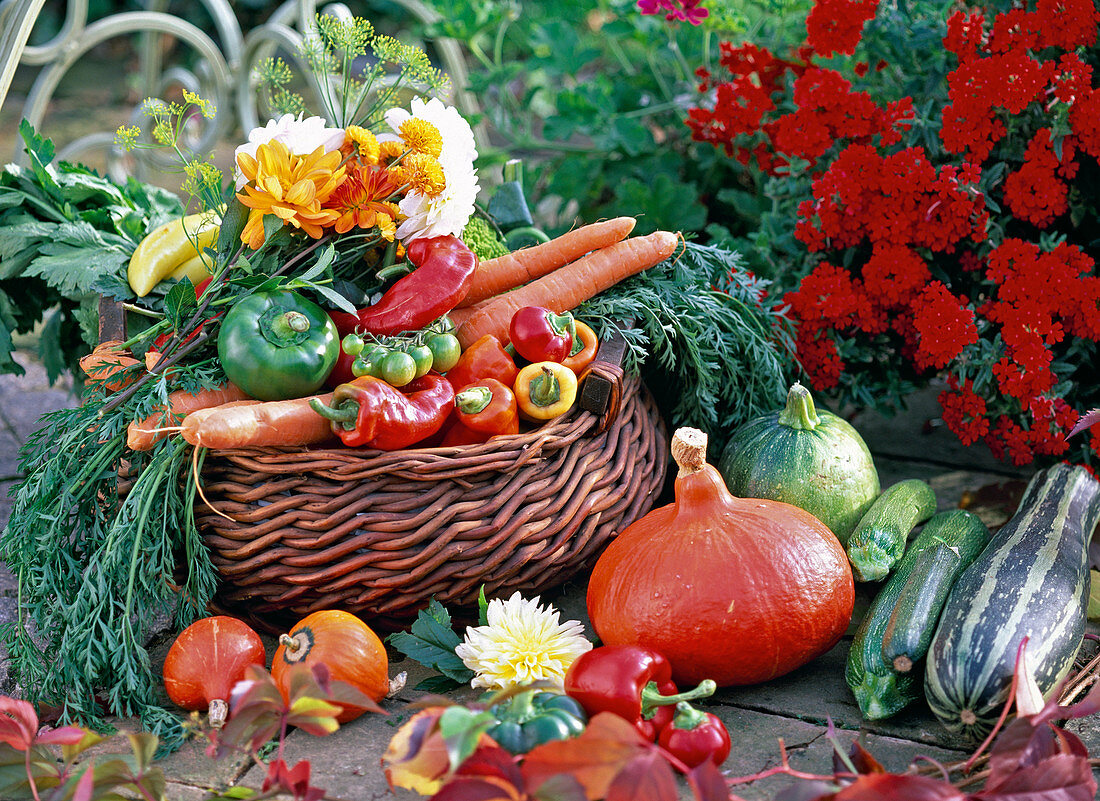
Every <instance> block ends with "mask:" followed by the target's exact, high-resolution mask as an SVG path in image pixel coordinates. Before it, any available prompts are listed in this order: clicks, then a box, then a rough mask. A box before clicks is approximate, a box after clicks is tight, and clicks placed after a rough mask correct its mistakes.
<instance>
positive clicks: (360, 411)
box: [309, 373, 455, 451]
mask: <svg viewBox="0 0 1100 801" xmlns="http://www.w3.org/2000/svg"><path fill="white" fill-rule="evenodd" d="M454 399H455V395H454V390H453V389H451V385H450V384H449V383H447V379H445V378H443V376H441V375H439V374H437V373H428V374H427V375H425V376H421V377H420V378H417V379H415V380H414V381H412V382H411V383H409V384H406V385H405V386H404V387H402V388H401V389H397V388H396V387H392V386H390V385H389V384H387V383H386V382H385V381H383V380H382V379H380V378H374V377H373V376H369V375H367V376H360V377H359V378H356V379H355V380H354V381H351V382H349V383H347V384H341V385H340V386H338V387H337V388H336V390H335V391H334V392H333V394H332V406H326V405H325V404H323V403H321V401H319V400H318V399H317V398H311V399H310V402H309V405H310V406H311V407H312V408H313V410H314V411H315V412H317V413H318V414H319V415H321V416H323V417H326V418H328V419H329V420H330V421H332V430H333V433H335V434H336V436H338V437H340V439H341V440H342V441H343V443H344V444H345V445H347V446H348V447H351V448H378V449H379V450H383V451H396V450H400V449H401V448H408V447H409V446H410V445H415V444H416V443H418V442H420V441H422V440H425V439H427V438H428V437H430V436H432V435H433V434H435V433H436V432H437V431H439V429H440V428H442V427H443V423H444V421H446V419H447V417H448V415H450V413H451V410H452V409H453V408H454Z"/></svg>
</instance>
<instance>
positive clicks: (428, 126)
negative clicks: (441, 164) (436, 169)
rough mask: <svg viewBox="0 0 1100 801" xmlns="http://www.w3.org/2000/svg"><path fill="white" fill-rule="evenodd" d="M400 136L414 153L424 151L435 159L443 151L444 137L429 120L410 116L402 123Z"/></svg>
mask: <svg viewBox="0 0 1100 801" xmlns="http://www.w3.org/2000/svg"><path fill="white" fill-rule="evenodd" d="M399 130H400V136H401V140H402V141H403V142H404V143H405V147H407V148H408V149H409V150H411V151H412V152H413V153H423V154H424V155H426V156H431V157H432V158H433V159H437V158H439V154H440V153H442V152H443V137H441V136H440V135H439V129H438V128H436V127H435V126H434V125H433V124H432V123H430V122H428V121H427V120H422V119H418V118H417V117H409V119H407V120H405V121H404V122H403V123H401V128H400V129H399Z"/></svg>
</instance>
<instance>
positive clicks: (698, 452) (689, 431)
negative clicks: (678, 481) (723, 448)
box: [672, 427, 707, 478]
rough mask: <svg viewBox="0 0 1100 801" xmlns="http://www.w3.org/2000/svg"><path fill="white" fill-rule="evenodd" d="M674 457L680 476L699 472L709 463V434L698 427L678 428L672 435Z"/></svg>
mask: <svg viewBox="0 0 1100 801" xmlns="http://www.w3.org/2000/svg"><path fill="white" fill-rule="evenodd" d="M672 458H673V459H675V460H676V464H677V466H678V467H679V468H680V472H679V473H678V474H677V477H678V478H683V477H684V476H690V475H691V474H692V473H698V472H699V471H700V470H702V469H703V468H704V467H706V464H707V435H706V434H705V433H704V432H702V431H700V430H699V429H697V428H688V427H684V428H678V429H676V433H674V434H673V435H672Z"/></svg>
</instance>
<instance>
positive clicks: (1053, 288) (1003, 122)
mask: <svg viewBox="0 0 1100 801" xmlns="http://www.w3.org/2000/svg"><path fill="white" fill-rule="evenodd" d="M875 6H876V4H875V3H873V2H871V1H870V0H817V2H816V4H815V6H814V8H813V10H812V11H811V13H810V15H809V18H808V19H807V34H808V35H807V39H806V43H805V45H804V46H803V47H802V48H801V49H800V50H799V51H798V57H797V59H796V60H793V61H787V60H784V59H780V58H777V57H775V56H774V55H772V53H770V52H768V51H767V50H765V49H763V48H760V47H757V46H755V45H752V44H746V45H742V46H740V47H733V46H730V45H728V44H727V45H724V46H723V51H722V56H723V57H722V64H723V66H724V67H725V68H726V69H727V70H728V71H729V72H730V75H731V76H732V77H731V80H728V81H724V82H719V81H715V80H714V78H713V77H712V76H711V75H709V74H706V73H701V77H702V79H703V80H702V82H701V85H700V92H703V93H707V94H709V95H710V96H711V97H712V99H713V107H712V108H709V109H706V108H696V109H692V110H691V112H690V117H689V119H688V121H687V124H688V125H689V126H690V127H691V129H692V131H693V135H694V138H696V139H698V140H700V141H707V142H711V143H713V144H715V145H716V146H720V147H723V148H725V150H726V152H727V153H729V154H730V155H733V156H736V157H737V158H738V159H739V160H741V161H742V163H745V164H748V163H750V161H751V160H752V159H753V158H755V160H756V163H757V165H758V166H759V168H760V169H761V170H763V171H765V172H768V173H770V174H772V175H777V174H781V172H782V171H781V170H780V169H779V168H781V167H782V166H783V165H784V164H785V163H787V162H788V161H789V158H790V157H798V158H800V159H803V160H805V161H807V162H809V164H810V165H811V176H812V179H813V180H812V188H811V195H812V198H811V199H808V200H805V201H803V202H802V203H801V204H800V206H799V209H798V220H797V224H796V227H795V236H796V238H797V239H798V240H799V241H801V242H802V243H803V244H805V245H806V247H807V249H808V250H809V251H810V252H821V253H823V254H833V253H836V254H837V255H836V257H835V258H833V257H832V256H831V255H827V258H828V260H827V261H821V262H819V263H818V264H817V266H816V267H815V268H814V269H813V270H812V271H811V272H810V273H809V274H808V275H806V276H805V277H804V278H803V279H802V282H801V284H800V286H799V287H798V288H797V289H796V290H794V291H792V292H789V293H787V295H786V297H785V300H786V301H787V302H788V303H789V304H790V308H791V315H792V317H793V319H795V320H796V321H797V322H798V331H797V346H798V351H799V358H800V360H801V361H802V364H803V367H804V368H805V369H806V370H807V371H808V373H809V374H810V376H811V378H812V380H813V382H814V385H815V386H816V387H817V388H818V389H827V388H830V387H835V386H837V385H838V384H839V383H840V380H841V377H842V376H843V374H844V372H845V370H846V369H848V365H846V364H845V362H844V360H843V359H842V358H841V355H840V354H841V352H844V353H845V354H849V353H850V354H852V356H853V357H855V358H860V359H865V358H868V356H867V354H872V355H871V356H870V357H869V358H871V359H878V360H880V363H882V364H885V365H887V369H892V370H894V371H895V372H897V371H898V370H899V368H900V366H901V365H900V364H899V362H904V364H906V365H907V369H909V370H911V372H912V375H913V376H915V377H919V376H921V375H924V376H928V375H930V374H933V373H935V372H938V371H943V370H947V371H949V372H950V375H949V378H948V389H946V390H945V391H943V392H942V393H941V394H940V396H939V399H940V403H941V405H942V407H943V419H944V421H945V422H946V424H947V426H948V427H949V428H950V430H951V431H953V432H954V433H955V434H956V435H957V436H958V437H959V439H960V440H961V441H962V442H964V443H966V444H968V445H969V444H972V443H974V442H978V441H979V440H984V441H985V442H987V443H988V444H989V446H990V448H991V449H992V450H993V452H994V453H995V454H997V455H998V456H999V457H1002V458H1006V459H1011V460H1012V461H1013V462H1015V463H1016V464H1024V463H1027V462H1030V461H1031V460H1032V459H1034V458H1035V456H1036V455H1043V456H1058V455H1061V454H1064V453H1065V452H1066V451H1067V449H1068V447H1069V446H1068V444H1067V442H1066V439H1065V435H1066V433H1067V432H1068V431H1069V429H1070V428H1071V427H1072V426H1073V424H1074V423H1075V422H1076V420H1077V416H1078V413H1077V411H1076V410H1075V409H1074V408H1073V407H1072V405H1071V404H1070V403H1067V401H1066V399H1065V398H1064V397H1063V394H1064V393H1065V392H1066V391H1067V390H1066V386H1067V381H1066V379H1067V378H1069V373H1067V370H1069V371H1072V370H1074V369H1078V367H1080V365H1076V364H1072V363H1070V362H1064V361H1059V359H1060V358H1061V356H1056V353H1065V351H1066V346H1067V345H1068V344H1070V343H1075V342H1090V343H1097V342H1100V275H1098V274H1097V270H1096V266H1095V264H1094V261H1093V259H1092V258H1091V257H1090V256H1089V255H1088V253H1086V252H1085V251H1084V250H1083V249H1082V248H1081V247H1079V246H1077V245H1075V244H1071V243H1069V242H1066V241H1062V242H1061V244H1056V243H1057V242H1059V241H1060V240H1059V239H1058V238H1054V239H1052V240H1051V242H1052V244H1047V245H1045V246H1043V247H1040V246H1039V245H1037V244H1033V243H1031V242H1028V241H1025V240H1024V239H1022V238H1020V237H1019V236H1018V235H1017V228H1019V227H1020V226H1021V225H1024V226H1031V228H1025V229H1024V230H1033V229H1034V228H1039V229H1045V228H1049V227H1050V226H1052V225H1053V224H1055V223H1056V222H1059V221H1060V220H1064V219H1065V218H1066V217H1068V214H1067V212H1068V211H1069V209H1070V204H1071V202H1073V199H1072V196H1071V192H1070V182H1071V181H1073V179H1074V178H1075V177H1076V175H1077V173H1078V170H1079V168H1080V165H1081V159H1082V157H1084V156H1089V157H1091V158H1093V159H1098V160H1100V88H1094V87H1093V80H1094V75H1093V69H1092V68H1091V67H1090V66H1089V64H1087V63H1085V61H1084V60H1083V59H1082V57H1081V56H1080V55H1079V54H1078V53H1076V52H1072V51H1073V50H1074V49H1075V48H1079V47H1093V46H1095V44H1096V40H1097V25H1098V24H1100V12H1098V11H1097V9H1096V7H1095V5H1094V3H1093V2H1092V0H1037V2H1036V3H1035V4H1034V10H1032V11H1029V10H1027V9H1026V7H1025V8H1016V9H1012V10H1010V11H1007V12H1004V13H1001V14H996V15H992V16H991V19H989V20H987V17H986V15H985V14H983V13H981V12H980V11H978V12H973V13H965V12H961V11H960V12H956V13H954V14H953V15H952V16H951V17H950V19H949V20H948V21H947V34H946V36H945V37H944V40H943V41H944V46H945V47H946V48H947V50H948V51H950V52H951V53H953V54H954V55H955V57H956V58H957V60H958V63H957V66H956V68H955V69H954V70H953V71H952V72H950V74H949V75H948V76H947V86H946V95H947V103H946V105H945V106H944V108H943V115H942V128H941V130H940V139H941V142H942V145H943V149H944V151H946V152H947V153H949V154H957V155H958V157H960V158H959V159H958V161H957V163H938V164H937V163H933V161H932V157H931V156H930V155H929V153H928V152H926V151H925V150H924V149H923V148H916V147H910V148H904V149H900V150H893V151H891V150H890V148H891V146H892V145H895V144H897V143H899V142H900V139H901V136H902V134H903V132H904V131H905V130H906V129H907V127H908V126H909V124H910V122H911V119H912V117H913V106H912V101H911V100H910V98H903V99H902V100H901V101H897V102H891V103H881V104H880V103H878V102H876V101H875V100H874V99H873V98H872V97H871V96H870V95H869V94H868V93H867V92H857V91H854V90H853V88H852V84H851V83H849V82H848V81H847V80H845V79H844V78H843V77H842V76H841V74H840V73H838V72H837V71H835V70H830V69H825V68H822V67H820V66H816V65H814V64H813V63H812V61H811V59H812V58H813V57H814V55H815V54H816V55H819V56H826V57H828V56H831V55H832V54H833V53H846V54H854V52H855V48H856V45H857V44H858V42H859V39H860V36H861V30H862V28H863V25H864V24H865V23H866V21H867V20H868V19H871V18H872V17H873V16H874V13H875ZM1058 51H1063V52H1058ZM1066 51H1068V52H1066ZM857 73H858V74H861V75H862V74H865V73H866V67H865V66H864V68H863V69H862V71H861V70H860V69H857ZM787 75H789V76H791V77H793V81H792V82H791V83H790V85H792V86H793V93H792V94H791V95H790V96H789V98H788V96H787V88H786V87H787V86H788V81H787V80H786V78H785V76H787ZM781 108H782V109H790V108H793V110H789V111H785V112H784V113H779V109H781ZM1010 134H1011V135H1012V136H1011V137H1010V136H1009V135H1010ZM1016 143H1026V148H1024V152H1023V154H1022V158H1021V154H1020V149H1019V148H1020V145H1018V144H1016ZM1002 146H1003V147H1002ZM994 155H995V156H996V157H995V158H994ZM987 171H988V172H987ZM998 176H1000V177H998ZM982 186H986V187H992V190H991V191H993V192H995V193H997V195H996V196H997V199H998V200H1001V201H1003V205H1004V209H1003V211H1002V210H999V209H998V207H997V205H996V204H995V203H994V202H993V199H992V198H989V199H987V198H986V197H985V196H984V195H983V194H982V190H981V189H980V188H979V187H982ZM991 210H992V212H991ZM991 213H993V214H996V215H998V216H997V217H996V219H993V218H992V217H991ZM1006 215H1011V216H1010V217H1008V216H1006ZM1006 226H1008V227H1009V228H1008V232H1006ZM841 258H843V259H844V260H843V261H841ZM839 264H845V265H850V266H848V267H840V266H837V265H839ZM969 298H973V299H974V301H973V302H971V300H970V299H969ZM1088 347H1089V348H1090V349H1093V350H1091V351H1086V352H1093V353H1095V352H1096V351H1095V349H1094V346H1093V345H1089V346H1088ZM876 349H883V350H882V351H881V352H880V353H878V354H876V353H875V351H876ZM1077 352H1078V353H1080V351H1079V350H1078V351H1077ZM899 356H900V359H899V358H898V357H899ZM1070 361H1071V362H1072V360H1070ZM979 377H980V380H977V381H976V380H975V379H976V378H979ZM1092 448H1093V450H1094V451H1096V452H1097V453H1100V450H1098V448H1100V437H1098V436H1094V437H1093V438H1092Z"/></svg>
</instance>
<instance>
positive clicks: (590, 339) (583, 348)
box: [561, 320, 600, 375]
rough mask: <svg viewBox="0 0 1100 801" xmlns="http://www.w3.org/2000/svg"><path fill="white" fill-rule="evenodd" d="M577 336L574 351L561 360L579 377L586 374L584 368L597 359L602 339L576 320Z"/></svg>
mask: <svg viewBox="0 0 1100 801" xmlns="http://www.w3.org/2000/svg"><path fill="white" fill-rule="evenodd" d="M573 325H574V326H576V329H577V335H576V336H575V337H573V349H572V350H571V351H570V353H569V355H568V356H566V357H565V358H564V359H562V360H561V363H562V364H564V365H565V366H566V367H568V368H569V369H570V370H572V371H573V372H574V373H576V374H577V375H580V374H581V373H582V372H584V368H586V367H587V366H588V365H590V364H592V362H593V360H594V359H595V358H596V351H598V350H599V349H600V339H599V337H597V336H596V332H595V331H593V330H592V328H591V327H590V326H588V325H585V324H584V323H582V322H581V321H580V320H574V321H573Z"/></svg>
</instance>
